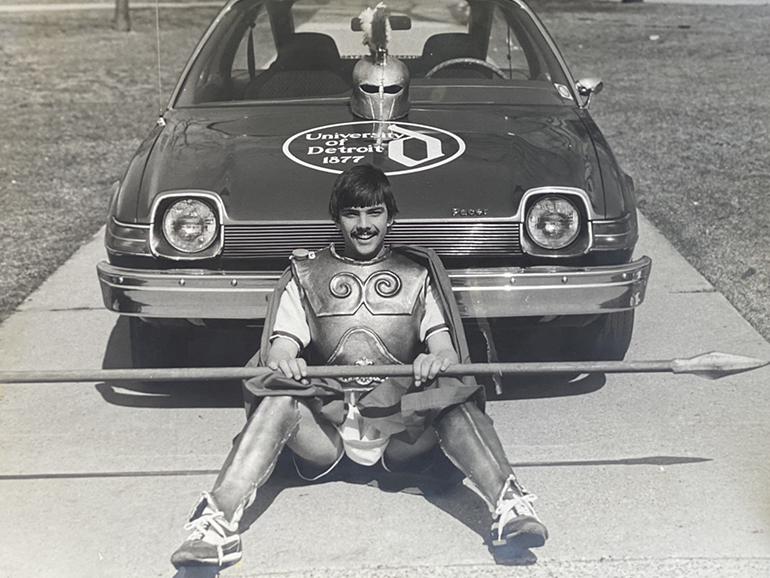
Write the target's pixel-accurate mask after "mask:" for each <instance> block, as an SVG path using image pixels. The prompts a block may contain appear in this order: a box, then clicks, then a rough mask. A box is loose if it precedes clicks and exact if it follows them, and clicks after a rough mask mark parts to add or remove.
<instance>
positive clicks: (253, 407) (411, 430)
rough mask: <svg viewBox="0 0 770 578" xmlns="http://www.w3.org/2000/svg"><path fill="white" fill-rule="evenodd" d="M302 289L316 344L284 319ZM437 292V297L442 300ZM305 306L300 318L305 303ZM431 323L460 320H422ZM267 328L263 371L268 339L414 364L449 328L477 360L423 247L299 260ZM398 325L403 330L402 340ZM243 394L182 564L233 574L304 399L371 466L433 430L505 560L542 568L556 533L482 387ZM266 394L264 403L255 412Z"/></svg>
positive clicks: (444, 384)
mask: <svg viewBox="0 0 770 578" xmlns="http://www.w3.org/2000/svg"><path fill="white" fill-rule="evenodd" d="M311 255H312V256H311ZM429 278H430V279H431V281H432V285H431V284H429V283H428V279H429ZM292 281H294V283H295V284H296V293H297V296H298V301H299V304H300V307H301V310H302V311H301V315H303V316H304V317H305V319H306V320H307V323H306V329H307V332H308V334H307V337H303V335H302V334H301V333H302V330H300V331H296V330H294V332H292V330H289V331H287V330H286V329H285V327H286V326H285V325H282V323H281V321H280V318H281V315H282V313H281V301H285V302H284V304H285V303H286V302H291V299H288V300H284V299H283V296H284V295H286V294H287V291H286V288H287V287H289V286H290V283H291V282H292ZM431 286H433V287H435V289H436V290H435V291H433V293H432V294H433V295H434V298H433V299H431V298H430V295H431V293H430V291H429V288H430V287H431ZM289 292H291V289H290V290H289ZM434 307H435V308H436V309H437V310H439V311H440V313H439V315H438V317H435V313H430V311H431V309H432V308H434ZM294 308H295V311H298V310H297V309H296V303H295V305H294ZM443 312H448V314H444V313H443ZM426 318H427V319H429V320H430V319H434V320H435V319H438V320H440V321H443V320H444V319H446V320H447V321H450V323H448V324H446V325H445V324H444V323H442V322H440V323H434V322H432V321H428V322H427V323H423V322H424V320H425V319H426ZM266 321H267V325H266V327H265V331H264V333H263V342H262V350H261V351H262V353H260V354H258V356H257V358H256V359H255V360H253V361H254V362H256V363H264V357H265V353H264V352H266V351H267V348H268V347H269V346H270V345H269V339H270V337H274V336H276V335H278V336H281V337H287V338H289V339H294V340H296V341H297V343H298V344H299V345H301V346H302V347H303V348H304V349H305V353H306V354H307V355H308V356H309V357H310V358H311V359H314V360H323V361H325V362H327V363H345V364H351V363H353V364H355V363H365V364H368V363H370V362H371V363H375V362H378V363H379V362H381V361H383V360H385V361H390V362H393V361H394V360H395V361H396V362H402V363H405V362H409V361H410V359H409V358H410V357H413V356H414V355H416V353H415V352H418V351H419V347H420V346H419V343H420V340H421V339H425V338H426V336H427V335H430V334H431V331H433V332H435V331H444V330H448V331H450V334H451V336H452V341H453V345H454V347H455V350H456V351H457V352H458V353H459V354H460V359H461V360H463V361H466V360H467V359H468V350H467V344H466V343H465V338H464V335H463V333H462V323H461V321H460V317H459V313H458V311H457V305H456V303H455V302H454V299H453V297H452V293H451V285H450V284H449V280H448V278H447V276H446V273H445V272H444V270H443V268H442V267H441V264H440V261H439V260H438V259H437V258H436V257H435V254H433V253H432V252H431V251H426V250H421V249H416V248H398V249H395V248H394V250H392V251H389V252H386V254H385V255H384V256H383V258H381V259H375V260H373V261H367V262H356V261H352V260H349V259H344V258H342V257H340V256H339V255H337V254H336V253H335V252H334V251H333V249H332V248H328V249H325V250H323V251H320V252H317V253H315V254H311V253H308V254H306V255H302V256H299V257H297V258H295V259H294V260H293V263H292V268H291V271H290V272H287V274H285V275H284V276H283V278H282V280H281V283H280V284H279V286H278V287H277V288H276V291H275V293H274V295H273V298H272V299H271V303H270V306H269V308H268V318H267V319H266ZM300 325H302V324H300ZM282 327H283V329H282ZM393 327H397V328H398V331H391V329H392V328H393ZM295 333H298V334H295ZM314 341H315V342H316V343H317V344H318V345H317V347H316V346H314V345H313V343H314ZM375 360H376V361H375ZM244 385H245V388H246V391H247V392H248V393H249V394H250V395H249V398H250V399H247V401H250V402H251V403H248V404H247V407H248V411H249V412H250V417H249V420H248V421H247V423H246V426H244V428H243V430H242V432H241V434H240V435H239V436H238V438H237V439H236V441H235V444H234V446H233V449H232V450H231V452H230V455H229V456H228V458H227V460H226V462H225V464H224V466H223V467H222V470H221V471H220V474H219V477H218V478H217V481H216V482H215V484H214V489H213V490H212V491H211V493H204V494H203V495H202V497H201V499H200V501H199V502H198V504H197V505H196V507H195V509H194V511H193V514H192V516H191V518H190V523H189V524H188V525H187V526H186V528H187V529H188V530H191V534H190V536H189V537H188V539H187V540H186V541H185V542H184V543H183V544H182V546H180V547H179V548H178V549H177V551H176V552H175V553H174V555H173V556H172V563H173V564H174V565H175V566H177V567H182V566H188V565H201V564H218V565H229V564H232V563H235V562H237V561H238V560H240V557H241V543H240V536H239V534H238V521H239V520H240V518H241V516H242V514H243V511H244V509H245V508H246V507H248V506H249V505H250V504H251V503H252V502H253V501H254V499H255V498H256V492H257V488H258V487H259V486H260V485H261V484H262V483H263V482H264V481H265V480H266V479H267V478H268V477H269V476H270V474H271V473H272V470H273V468H274V467H275V464H276V461H277V459H278V455H279V454H280V453H281V451H282V450H283V448H284V446H285V445H286V444H287V443H288V442H289V440H291V439H292V437H293V436H294V435H295V433H296V432H297V431H298V430H297V428H298V427H299V426H300V424H301V411H300V410H299V402H298V399H304V400H305V403H306V407H307V408H309V410H310V411H312V413H313V414H314V417H315V418H316V421H320V420H326V422H328V423H331V424H334V425H335V426H337V427H338V431H339V432H340V436H341V437H342V440H343V445H344V451H345V453H346V454H347V455H349V456H350V457H351V459H353V460H354V461H357V462H359V463H361V464H364V465H371V464H373V463H375V462H376V461H377V459H379V458H380V456H382V455H383V452H384V449H385V447H386V446H387V444H388V443H389V440H390V439H393V438H395V437H398V438H399V439H400V440H401V441H406V442H410V441H415V440H417V439H419V438H420V436H421V435H422V433H423V432H425V430H426V428H428V427H431V426H432V427H433V428H434V430H435V432H436V434H437V438H438V443H439V446H440V448H441V450H442V451H443V452H444V454H446V456H447V457H448V458H449V459H450V461H451V462H452V463H454V465H455V466H457V468H458V469H459V470H460V471H461V472H462V473H463V474H465V475H466V476H467V477H468V479H469V480H470V481H471V482H472V483H473V484H474V486H475V487H476V488H477V489H478V490H479V493H480V495H481V496H482V497H484V498H485V500H486V501H487V503H488V505H489V506H490V511H491V512H492V514H493V516H494V522H493V524H492V529H491V536H490V538H491V540H490V544H491V546H490V547H491V549H492V551H493V554H494V556H495V560H496V561H498V563H502V564H527V563H533V562H534V561H535V560H536V558H535V557H534V555H533V554H532V553H531V552H529V550H528V548H531V547H537V546H541V545H543V543H544V542H545V540H546V538H547V535H548V532H547V530H546V529H545V526H543V524H542V523H541V522H540V521H539V519H538V518H537V515H536V514H535V512H534V510H533V509H532V506H531V502H532V500H534V496H532V495H530V494H528V493H527V492H526V491H525V490H524V489H523V488H522V487H521V486H520V485H519V484H518V483H517V481H516V478H515V476H514V475H513V470H512V469H511V466H510V463H509V461H508V459H507V457H506V455H505V451H504V449H503V447H502V444H501V442H500V439H499V438H498V437H497V434H496V433H495V431H494V428H493V426H492V422H491V420H490V419H489V418H488V417H487V416H486V415H485V414H484V413H483V412H482V410H481V409H480V408H481V407H482V406H483V393H482V392H483V390H482V389H481V388H480V387H479V386H478V385H477V384H476V383H475V381H474V380H473V379H467V380H465V381H460V380H457V379H453V378H445V377H440V376H439V377H437V378H436V379H434V380H433V381H432V382H430V383H428V384H425V386H424V387H419V388H417V387H415V386H414V384H413V383H412V382H411V379H390V378H388V379H382V380H376V381H374V382H371V383H370V382H369V380H358V381H356V382H352V383H351V382H348V383H344V382H341V381H337V380H332V379H312V380H310V382H309V383H307V384H303V383H300V382H298V381H296V380H294V379H287V378H284V377H282V376H280V375H279V374H278V373H277V372H276V373H273V374H270V375H268V376H265V377H261V378H255V379H251V380H248V381H247V382H245V384H244ZM260 397H261V398H263V400H262V402H261V403H259V404H254V403H253V402H254V400H255V398H260ZM303 407H305V406H303ZM319 418H320V419H319ZM311 419H312V418H311ZM339 457H341V455H340V456H339ZM334 465H336V462H335V464H334ZM334 465H332V467H334ZM327 471H328V470H327ZM324 473H326V472H324ZM321 475H323V474H321ZM222 500H224V502H226V503H227V504H229V506H228V505H224V506H223V505H222V504H223V502H222Z"/></svg>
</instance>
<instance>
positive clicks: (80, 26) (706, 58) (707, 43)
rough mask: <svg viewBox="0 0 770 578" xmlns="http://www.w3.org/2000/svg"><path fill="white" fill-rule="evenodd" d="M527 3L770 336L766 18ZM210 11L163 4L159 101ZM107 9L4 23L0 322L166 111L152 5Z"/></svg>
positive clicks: (744, 12) (688, 236)
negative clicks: (589, 79) (591, 82)
mask: <svg viewBox="0 0 770 578" xmlns="http://www.w3.org/2000/svg"><path fill="white" fill-rule="evenodd" d="M533 5H534V6H535V7H536V9H537V10H538V11H539V13H540V15H541V16H542V18H543V20H544V21H545V23H546V25H547V27H548V28H549V30H550V31H551V32H552V34H553V35H554V36H555V38H556V40H557V43H558V44H559V46H560V47H561V49H562V52H563V53H564V55H565V57H566V59H567V61H568V62H569V63H570V65H571V68H572V70H573V73H575V75H576V76H577V77H581V76H589V75H590V76H600V77H602V78H603V79H604V81H605V91H604V92H603V93H602V94H600V95H599V96H598V98H597V99H596V100H595V101H594V104H592V108H591V111H592V113H593V115H594V117H595V118H596V120H597V122H598V123H599V125H600V126H601V127H602V129H603V131H604V133H605V135H606V136H607V138H608V139H609V141H610V143H611V144H612V146H613V148H614V150H615V153H616V155H617V156H618V158H619V160H620V161H621V164H622V165H623V166H624V167H625V169H626V170H627V171H628V172H629V173H630V174H631V175H632V176H633V177H634V179H635V181H636V183H637V194H638V201H639V206H640V207H641V209H642V211H643V212H644V213H645V215H646V216H647V217H649V218H650V219H651V220H652V222H653V223H654V224H655V225H656V226H658V228H660V230H661V231H662V232H663V233H664V234H665V235H666V237H667V238H668V239H669V240H670V241H671V242H672V243H673V244H674V245H675V246H676V247H677V248H678V249H679V250H680V251H681V252H682V253H683V254H684V255H685V257H686V258H687V259H688V260H689V261H690V262H691V263H692V264H693V265H694V266H695V267H696V268H697V269H698V270H699V271H700V272H701V273H703V274H704V275H705V276H706V277H707V278H708V279H709V281H711V282H712V283H713V284H714V285H715V287H716V288H717V289H718V290H719V291H721V292H722V293H724V294H725V295H726V296H727V298H728V299H729V300H730V301H731V302H732V303H733V304H734V305H735V306H736V307H737V308H738V310H739V311H740V312H741V313H742V314H743V315H744V316H745V317H746V319H748V320H749V322H750V323H752V325H754V327H756V328H757V329H758V330H759V331H760V333H762V335H763V336H764V337H765V338H767V339H770V289H769V287H770V284H769V283H768V281H770V256H768V255H767V249H768V248H769V247H770V227H767V226H766V225H765V221H766V220H767V215H768V214H769V213H770V211H768V208H769V207H768V205H770V201H768V194H767V191H768V189H770V169H768V167H767V158H768V157H769V156H770V155H768V152H769V151H768V149H769V148H770V145H769V141H770V131H769V130H768V128H770V127H768V123H770V110H769V109H770V99H768V98H767V96H766V95H767V94H770V75H769V74H767V71H768V70H770V43H768V40H767V34H766V31H767V30H768V29H770V11H768V9H767V8H764V7H718V6H700V7H699V6H684V5H668V6H666V5H658V4H655V5H650V4H643V3H630V4H628V3H626V4H620V3H606V2H589V1H587V0H581V1H578V2H567V3H565V2H558V1H556V0H539V1H537V2H533ZM214 13H215V10H214V9H211V8H198V9H190V10H166V11H162V12H161V28H162V31H163V32H162V77H163V79H164V83H163V88H162V91H161V92H162V94H163V101H164V102H165V99H166V98H167V96H168V94H169V93H170V91H171V89H172V86H173V82H174V81H175V80H176V76H177V75H178V73H179V71H180V70H181V68H182V66H183V64H184V61H185V60H186V58H187V56H188V54H189V53H190V51H191V50H192V47H193V46H194V44H195V42H196V41H197V39H198V37H199V36H200V34H201V33H202V31H203V28H204V27H205V25H206V24H207V23H208V21H209V20H210V19H211V18H212V16H213V15H214ZM111 17H112V14H111V12H107V11H89V12H58V13H50V14H29V13H27V14H3V17H2V19H1V20H0V79H2V81H3V82H0V114H1V115H2V118H3V119H4V120H3V128H2V130H1V131H0V203H2V207H3V211H2V214H0V242H2V247H3V249H2V254H1V255H0V320H2V319H4V318H6V317H7V316H8V315H9V314H10V313H11V312H12V311H13V309H14V308H15V307H16V305H18V303H19V302H20V301H21V300H23V299H24V298H25V297H26V296H27V295H28V294H29V293H30V292H31V291H32V290H34V289H35V288H36V287H37V286H38V285H39V284H40V283H41V282H42V281H43V280H44V279H45V278H46V277H47V276H48V275H50V273H52V272H53V271H54V270H55V269H56V268H57V267H58V266H59V265H60V264H61V263H63V262H64V261H65V260H66V259H67V258H68V257H69V256H70V255H71V254H72V253H73V252H74V251H75V250H76V249H77V248H78V247H79V246H80V245H81V244H82V243H84V242H85V241H87V240H88V239H90V238H91V237H92V235H93V234H94V233H95V232H96V231H97V230H98V228H99V227H100V226H101V225H102V224H103V222H104V219H105V215H106V210H107V202H108V192H109V188H110V184H111V183H112V182H113V181H115V180H117V179H119V178H120V177H121V175H122V173H123V171H124V170H125V166H126V164H127V162H128V159H129V158H130V155H131V153H132V152H133V150H134V149H135V148H136V147H137V146H138V145H139V143H140V142H141V139H142V138H143V137H144V136H145V135H146V134H147V133H148V132H149V130H150V128H151V127H152V124H153V122H154V120H155V117H156V116H157V113H158V110H159V97H158V85H157V72H156V67H157V61H156V54H155V42H156V40H155V20H154V13H153V12H152V11H149V10H136V11H134V12H133V13H132V21H133V27H134V31H133V32H131V33H129V34H120V33H117V32H114V31H113V30H112V29H111V22H110V19H111ZM94 283H96V280H95V279H94Z"/></svg>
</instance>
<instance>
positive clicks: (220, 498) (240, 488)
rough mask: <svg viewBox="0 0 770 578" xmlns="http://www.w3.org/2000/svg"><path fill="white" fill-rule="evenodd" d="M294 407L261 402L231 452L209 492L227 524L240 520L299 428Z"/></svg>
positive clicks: (276, 400) (277, 400)
mask: <svg viewBox="0 0 770 578" xmlns="http://www.w3.org/2000/svg"><path fill="white" fill-rule="evenodd" d="M297 403H298V402H297V400H296V399H294V398H291V397H288V396H280V397H266V398H264V399H263V400H262V402H261V403H260V404H259V406H258V407H257V409H256V410H255V411H254V413H253V414H252V415H251V417H250V418H249V421H248V422H247V423H246V426H245V427H244V428H243V431H241V433H240V435H239V436H238V438H237V440H236V442H235V444H234V445H233V448H232V449H231V450H230V454H229V455H228V456H227V460H226V461H225V463H224V465H223V466H222V469H221V471H220V473H219V477H218V478H217V481H216V482H215V484H214V489H213V490H212V492H211V494H212V496H214V498H215V499H216V502H217V504H219V506H220V508H221V509H222V511H224V513H225V515H226V517H227V518H228V520H229V521H230V522H233V523H237V522H238V521H239V520H240V518H241V516H242V515H243V510H245V509H246V508H247V507H248V506H250V505H251V504H252V503H253V502H254V500H255V498H256V492H257V488H258V487H259V486H261V485H262V484H263V483H264V482H265V480H267V478H268V477H269V476H270V474H271V473H272V472H273V469H274V468H275V464H276V462H277V461H278V456H279V455H280V453H281V451H282V450H283V448H284V446H285V445H286V442H288V441H289V439H291V437H292V435H293V434H294V432H295V431H296V429H297V426H298V425H299V421H300V413H299V408H298V407H297Z"/></svg>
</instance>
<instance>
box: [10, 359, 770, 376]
mask: <svg viewBox="0 0 770 578" xmlns="http://www.w3.org/2000/svg"><path fill="white" fill-rule="evenodd" d="M767 364H768V362H767V361H764V360H761V359H755V358H753V357H744V356H741V355H732V354H729V353H719V352H715V351H713V352H711V353H705V354H702V355H697V356H695V357H691V358H687V359H667V360H661V361H556V362H523V363H457V364H454V365H450V366H449V367H448V368H447V369H446V371H443V372H442V375H447V376H463V375H512V374H517V375H526V374H543V373H557V374H558V373H690V374H694V375H698V376H700V377H705V378H707V379H719V378H720V377H725V376H727V375H735V374H737V373H742V372H744V371H750V370H752V369H757V368H759V367H763V366H765V365H767ZM271 371H272V370H271V369H268V368H266V367H184V368H159V369H93V370H87V369H86V370H58V371H6V372H0V383H60V382H71V383H77V382H90V381H99V382H102V381H221V380H231V379H248V378H251V377H256V376H258V375H263V374H266V373H270V372H271ZM307 375H308V377H330V378H345V377H409V376H411V375H412V367H411V365H327V366H309V367H308V368H307Z"/></svg>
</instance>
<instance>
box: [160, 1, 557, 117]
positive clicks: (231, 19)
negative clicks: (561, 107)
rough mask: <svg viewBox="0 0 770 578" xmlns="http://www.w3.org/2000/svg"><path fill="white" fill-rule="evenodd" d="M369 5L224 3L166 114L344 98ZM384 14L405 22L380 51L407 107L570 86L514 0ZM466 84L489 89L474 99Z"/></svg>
mask: <svg viewBox="0 0 770 578" xmlns="http://www.w3.org/2000/svg"><path fill="white" fill-rule="evenodd" d="M371 4H372V2H371V1H370V0H347V1H342V0H297V1H295V2H292V1H290V0H240V1H239V2H235V3H233V4H231V5H229V7H228V8H227V9H226V10H225V11H224V12H223V13H221V14H220V16H219V17H218V18H217V20H216V21H215V22H214V24H212V26H211V27H210V28H209V30H208V32H207V33H206V35H205V36H204V39H203V40H202V41H201V43H200V44H199V46H198V48H197V49H196V52H195V54H194V56H193V58H192V59H191V62H190V63H189V64H188V67H187V70H186V73H185V74H184V75H183V78H182V80H181V81H180V84H179V86H178V88H177V91H176V95H177V98H176V103H175V106H178V107H186V106H197V105H210V104H216V103H227V104H238V103H240V102H249V103H254V102H259V101H270V102H274V101H281V100H297V99H318V98H330V97H336V98H343V97H349V96H350V94H351V91H352V71H353V67H354V66H355V64H356V63H357V62H358V60H359V59H360V58H362V57H363V56H365V55H367V54H368V48H367V47H366V46H365V45H364V44H363V33H362V32H361V31H360V29H356V28H357V27H356V26H355V25H354V24H356V23H357V17H358V15H359V14H360V13H361V11H362V10H363V9H364V8H366V7H367V6H368V5H371ZM388 7H389V8H390V10H391V13H392V14H393V15H396V16H399V17H401V18H402V19H403V20H402V21H406V22H407V23H408V24H409V29H398V27H397V28H396V29H394V30H392V31H391V35H390V41H389V45H388V48H389V53H390V54H391V55H393V56H396V57H397V58H399V59H401V60H402V61H403V62H404V64H405V65H406V66H407V68H408V70H409V75H410V78H411V85H412V87H413V92H412V98H413V99H415V100H420V99H428V100H432V101H435V100H436V99H439V100H441V99H445V101H446V102H457V101H460V100H462V99H470V100H473V99H474V98H481V99H482V100H484V101H486V102H488V101H489V100H490V98H491V99H493V100H496V99H501V100H500V102H514V101H516V102H518V100H517V99H522V98H523V99H525V100H526V98H533V99H535V100H537V101H542V97H541V96H536V95H535V96H533V95H530V96H527V95H525V94H523V93H522V91H520V90H519V93H521V94H518V95H516V94H512V93H510V94H508V93H506V92H505V91H501V88H505V87H506V86H509V87H510V88H511V90H512V91H514V90H516V89H520V88H521V86H522V84H521V83H522V82H532V83H534V84H533V85H532V86H531V87H530V88H538V89H540V90H543V91H546V92H550V93H551V96H554V95H555V98H564V97H565V96H564V91H565V90H566V85H568V84H569V82H568V80H567V77H566V75H565V74H566V73H565V71H564V70H563V69H562V65H561V63H560V61H559V59H558V57H557V56H556V55H555V54H554V52H553V49H552V46H551V45H550V44H549V42H548V40H547V39H546V38H545V37H544V36H543V34H542V31H541V29H540V27H539V26H538V25H537V23H536V21H534V20H533V19H532V18H531V17H530V15H529V13H528V12H527V10H525V9H524V8H522V7H521V6H520V5H519V4H517V3H516V2H513V1H510V0H486V1H485V0H472V1H471V2H463V1H462V0H460V1H459V2H458V0H432V1H430V2H427V1H426V2H425V3H423V4H419V3H415V2H413V1H411V0H410V1H408V2H407V1H403V0H392V1H389V2H388ZM469 85H473V86H477V87H478V86H483V85H489V86H490V87H494V90H493V91H491V92H489V93H485V94H481V93H480V92H478V91H477V92H476V93H474V92H473V91H471V90H468V86H469ZM437 86H444V87H449V88H450V89H449V90H443V91H442V90H436V87H437ZM454 88H456V89H457V90H453V89H454ZM421 89H422V90H421ZM557 89H559V90H561V97H559V93H558V92H557ZM509 92H511V91H509ZM474 94H476V95H477V96H475V97H474Z"/></svg>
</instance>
